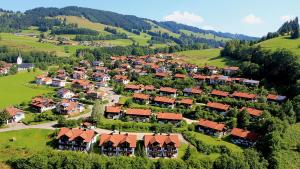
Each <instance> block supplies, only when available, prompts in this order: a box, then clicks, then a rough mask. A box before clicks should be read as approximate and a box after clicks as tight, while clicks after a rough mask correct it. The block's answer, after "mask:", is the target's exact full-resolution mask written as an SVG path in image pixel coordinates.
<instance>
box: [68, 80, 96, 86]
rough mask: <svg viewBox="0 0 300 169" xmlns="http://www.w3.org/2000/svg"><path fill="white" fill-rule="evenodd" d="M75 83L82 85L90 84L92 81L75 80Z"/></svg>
mask: <svg viewBox="0 0 300 169" xmlns="http://www.w3.org/2000/svg"><path fill="white" fill-rule="evenodd" d="M72 83H73V84H75V83H77V84H79V85H80V86H88V85H91V82H90V81H89V80H73V82H72Z"/></svg>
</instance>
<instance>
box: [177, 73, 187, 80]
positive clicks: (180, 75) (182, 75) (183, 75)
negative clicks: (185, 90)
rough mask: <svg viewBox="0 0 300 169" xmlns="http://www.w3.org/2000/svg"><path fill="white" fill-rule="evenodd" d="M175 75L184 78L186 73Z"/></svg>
mask: <svg viewBox="0 0 300 169" xmlns="http://www.w3.org/2000/svg"><path fill="white" fill-rule="evenodd" d="M175 77H176V78H181V79H184V78H186V75H185V74H175Z"/></svg>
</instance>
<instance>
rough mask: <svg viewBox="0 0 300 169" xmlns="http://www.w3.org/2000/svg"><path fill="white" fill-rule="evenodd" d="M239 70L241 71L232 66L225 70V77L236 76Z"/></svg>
mask: <svg viewBox="0 0 300 169" xmlns="http://www.w3.org/2000/svg"><path fill="white" fill-rule="evenodd" d="M239 70H240V68H239V67H236V66H230V67H224V68H223V71H224V75H226V76H230V75H233V74H236V73H237V72H238V71H239Z"/></svg>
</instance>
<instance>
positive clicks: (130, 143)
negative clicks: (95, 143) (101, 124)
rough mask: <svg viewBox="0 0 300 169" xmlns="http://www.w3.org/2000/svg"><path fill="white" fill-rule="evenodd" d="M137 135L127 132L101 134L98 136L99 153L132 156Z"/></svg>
mask: <svg viewBox="0 0 300 169" xmlns="http://www.w3.org/2000/svg"><path fill="white" fill-rule="evenodd" d="M136 142H137V136H136V135H129V134H113V133H111V134H102V135H101V136H100V142H99V146H100V150H101V154H104V155H107V156H121V155H122V156H133V155H134V149H135V148H136Z"/></svg>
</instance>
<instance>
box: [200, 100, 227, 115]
mask: <svg viewBox="0 0 300 169" xmlns="http://www.w3.org/2000/svg"><path fill="white" fill-rule="evenodd" d="M206 106H207V107H208V108H209V109H211V110H215V111H218V112H221V113H224V112H227V111H228V110H229V108H230V106H229V105H227V104H222V103H215V102H208V103H207V104H206Z"/></svg>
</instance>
